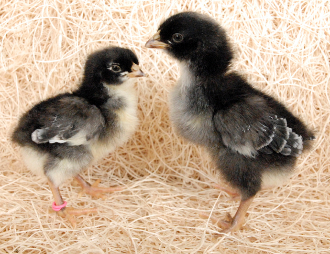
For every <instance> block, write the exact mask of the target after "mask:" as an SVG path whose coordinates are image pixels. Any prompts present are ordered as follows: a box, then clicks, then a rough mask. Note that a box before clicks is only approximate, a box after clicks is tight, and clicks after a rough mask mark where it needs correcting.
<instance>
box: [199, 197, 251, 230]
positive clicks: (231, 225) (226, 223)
mask: <svg viewBox="0 0 330 254" xmlns="http://www.w3.org/2000/svg"><path fill="white" fill-rule="evenodd" d="M253 198H254V197H251V198H249V199H246V200H241V202H240V205H239V207H238V209H237V212H236V214H235V216H234V218H232V217H231V216H230V214H229V213H228V214H227V216H226V219H225V220H221V219H219V218H216V217H214V216H211V217H210V220H211V221H212V222H213V223H214V224H217V225H218V227H220V228H223V230H222V231H221V233H229V232H235V231H237V230H239V229H241V227H242V226H243V224H244V222H245V215H246V213H247V210H248V209H249V206H250V205H251V203H252V201H253ZM200 216H201V217H202V218H206V219H207V218H209V215H208V214H205V213H201V214H200Z"/></svg>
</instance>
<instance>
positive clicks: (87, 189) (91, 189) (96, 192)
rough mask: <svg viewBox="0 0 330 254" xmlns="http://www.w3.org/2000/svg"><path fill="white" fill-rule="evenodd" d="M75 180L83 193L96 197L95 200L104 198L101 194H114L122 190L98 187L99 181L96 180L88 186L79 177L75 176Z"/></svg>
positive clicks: (120, 188)
mask: <svg viewBox="0 0 330 254" xmlns="http://www.w3.org/2000/svg"><path fill="white" fill-rule="evenodd" d="M75 179H76V180H77V182H78V183H79V185H80V186H81V188H82V192H83V193H87V194H89V195H91V196H92V197H96V198H105V196H104V195H103V193H107V192H115V191H120V190H123V189H124V188H123V187H98V184H99V183H100V180H97V181H96V182H95V183H93V184H92V185H90V184H89V183H88V182H86V181H85V180H84V179H83V178H82V177H81V176H80V175H77V176H75Z"/></svg>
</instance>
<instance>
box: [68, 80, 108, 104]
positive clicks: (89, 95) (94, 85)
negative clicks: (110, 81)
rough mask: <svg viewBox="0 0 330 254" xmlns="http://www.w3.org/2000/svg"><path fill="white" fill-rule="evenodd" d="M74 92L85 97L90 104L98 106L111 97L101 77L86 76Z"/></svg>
mask: <svg viewBox="0 0 330 254" xmlns="http://www.w3.org/2000/svg"><path fill="white" fill-rule="evenodd" d="M73 94H74V95H76V96H80V97H83V98H84V99H86V100H87V101H88V102H89V103H90V104H93V105H95V106H97V107H100V106H102V105H103V104H104V103H106V102H107V100H108V99H109V94H108V91H107V88H106V87H105V86H104V85H103V83H102V82H101V79H100V78H93V79H91V78H88V77H84V79H83V81H82V83H81V85H80V86H79V88H78V89H77V90H76V91H74V92H73Z"/></svg>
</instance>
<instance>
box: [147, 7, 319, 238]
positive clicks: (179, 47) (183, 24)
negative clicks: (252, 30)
mask: <svg viewBox="0 0 330 254" xmlns="http://www.w3.org/2000/svg"><path fill="white" fill-rule="evenodd" d="M146 47H149V48H161V49H165V51H166V52H167V53H169V54H170V55H171V56H173V57H174V58H175V59H177V60H178V61H179V63H180V69H181V77H180V79H179V81H178V83H177V85H176V86H175V87H174V89H173V91H172V92H171V95H170V116H171V120H172V121H173V124H174V126H175V128H176V130H177V132H178V133H179V134H181V135H182V136H183V137H185V138H186V139H188V140H190V141H192V142H194V143H197V144H200V145H203V146H205V147H206V148H207V150H208V152H209V153H210V154H211V157H212V158H213V160H214V162H215V164H216V165H217V167H218V169H219V170H220V172H221V173H222V175H223V177H224V178H225V180H226V181H227V182H228V183H229V184H230V185H231V186H232V187H233V188H234V189H235V190H237V191H238V192H239V193H238V194H240V197H241V202H240V205H239V208H238V210H237V212H236V214H235V216H234V218H233V219H232V221H230V222H228V221H227V222H226V221H222V222H220V223H219V226H221V227H222V228H224V230H223V232H225V233H226V232H230V231H236V230H238V229H239V228H240V227H241V226H242V225H243V223H244V217H245V214H246V212H247V210H248V207H249V206H250V204H251V202H252V200H253V198H254V197H255V195H256V194H257V192H258V191H260V190H261V189H262V188H269V187H273V186H276V185H277V184H280V183H282V181H283V180H285V179H287V178H288V177H289V176H290V174H291V172H292V170H293V166H294V164H295V161H296V159H297V156H298V155H299V154H301V152H302V151H303V150H305V148H306V147H308V145H309V141H310V140H311V139H313V134H312V132H311V131H309V130H308V129H307V128H306V127H305V125H304V124H303V123H302V122H301V121H300V120H299V119H298V118H297V117H295V116H294V115H293V114H292V113H290V112H289V111H288V110H287V109H286V108H285V107H284V106H283V105H282V104H281V103H279V102H278V101H277V100H275V99H274V98H272V97H270V96H268V95H266V94H264V93H263V92H261V91H259V90H257V89H255V88H253V87H252V86H251V85H250V84H249V83H248V82H247V81H246V80H245V79H244V78H243V77H242V76H240V75H239V74H238V73H236V72H233V71H229V64H230V62H231V60H232V58H233V54H232V49H231V47H230V45H229V42H228V39H227V36H226V33H225V31H224V30H223V29H222V28H221V27H220V26H219V25H218V24H217V23H216V22H215V21H214V20H212V19H211V18H209V17H207V16H205V15H201V14H197V13H193V12H184V13H179V14H176V15H174V16H172V17H170V18H168V19H167V20H165V21H164V22H163V23H162V24H161V25H160V27H159V30H158V32H157V33H156V34H155V35H154V36H153V37H152V38H151V39H150V40H149V41H148V42H147V43H146ZM228 193H232V192H231V191H228ZM232 194H235V193H232Z"/></svg>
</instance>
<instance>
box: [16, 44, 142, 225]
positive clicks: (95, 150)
mask: <svg viewBox="0 0 330 254" xmlns="http://www.w3.org/2000/svg"><path fill="white" fill-rule="evenodd" d="M138 64H139V61H138V58H137V56H136V55H135V54H134V53H133V52H132V51H131V50H129V49H124V48H119V47H108V48H105V49H102V50H100V51H97V52H94V53H93V54H91V55H89V57H88V59H87V62H86V64H85V71H84V77H83V80H82V83H81V84H80V86H79V88H78V89H77V90H75V91H74V92H72V93H63V94H59V95H57V96H55V97H52V98H50V99H47V100H45V101H42V102H40V103H39V104H37V105H35V106H34V107H33V108H32V109H31V110H29V111H28V112H27V113H25V114H24V115H23V116H22V117H21V119H20V121H19V124H18V126H17V127H16V129H15V131H14V133H13V135H12V140H13V141H14V142H15V143H17V144H18V145H20V146H21V152H22V156H23V160H24V162H25V164H26V166H27V167H28V168H29V169H30V170H31V171H33V172H35V173H37V174H44V175H45V176H46V177H47V179H48V183H49V185H50V188H51V190H52V193H53V195H54V199H55V202H54V204H53V209H54V210H56V209H57V210H58V212H59V214H60V215H61V216H62V217H67V218H68V219H69V220H70V222H71V223H72V224H73V225H75V220H74V218H73V217H72V215H74V214H84V213H89V212H94V211H95V209H85V210H80V211H77V210H74V209H72V208H71V209H70V208H68V207H67V208H65V205H66V202H64V201H63V199H62V197H61V194H60V191H59V186H60V185H61V184H62V183H63V182H64V181H66V180H67V179H69V178H71V177H75V179H76V180H77V181H78V183H79V184H80V185H81V187H82V188H83V189H84V191H85V192H86V193H88V194H90V195H93V196H96V197H100V196H102V193H105V192H113V191H116V190H120V189H121V188H102V187H98V186H97V184H94V185H92V186H91V185H90V184H88V183H87V182H85V181H84V180H83V178H82V177H81V176H80V175H79V173H80V172H81V171H82V170H84V169H86V168H87V167H88V166H89V165H90V164H91V163H92V162H94V161H95V160H97V159H99V158H102V157H104V156H106V155H107V154H108V153H110V152H112V151H113V150H114V149H115V148H116V147H117V146H119V145H122V144H123V143H124V142H126V141H127V140H128V138H129V137H130V136H131V135H132V134H133V132H134V131H135V128H136V126H137V123H138V119H137V115H136V110H137V96H136V94H135V89H134V86H133V82H131V80H132V79H130V78H134V77H142V76H144V74H143V72H142V71H141V70H140V68H139V66H138ZM57 210H56V211H57Z"/></svg>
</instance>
